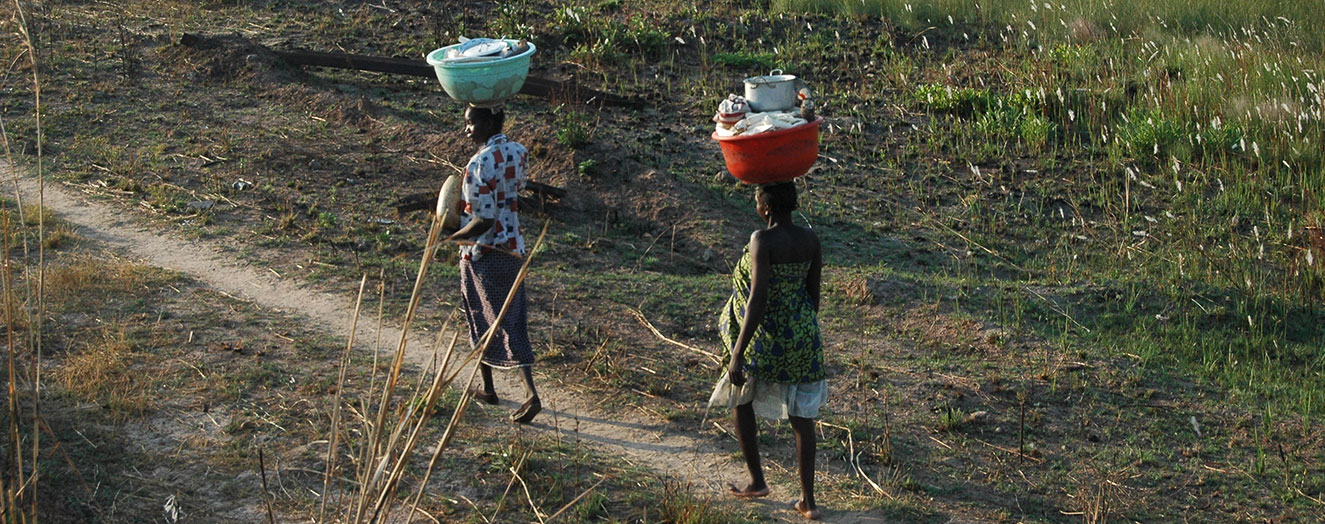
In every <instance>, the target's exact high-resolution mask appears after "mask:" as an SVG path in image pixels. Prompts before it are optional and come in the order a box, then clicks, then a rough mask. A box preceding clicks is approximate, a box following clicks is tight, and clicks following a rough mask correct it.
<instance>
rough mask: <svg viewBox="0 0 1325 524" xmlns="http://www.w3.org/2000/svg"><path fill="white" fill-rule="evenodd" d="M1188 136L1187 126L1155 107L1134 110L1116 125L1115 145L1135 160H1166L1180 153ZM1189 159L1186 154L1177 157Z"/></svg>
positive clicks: (1188, 129)
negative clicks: (1153, 158)
mask: <svg viewBox="0 0 1325 524" xmlns="http://www.w3.org/2000/svg"><path fill="white" fill-rule="evenodd" d="M1189 135H1190V125H1189V124H1188V123H1186V122H1180V121H1178V120H1175V119H1173V118H1171V117H1170V115H1166V114H1164V113H1163V112H1162V111H1160V110H1159V109H1156V108H1147V109H1140V108H1133V109H1132V110H1131V111H1128V112H1127V113H1126V114H1125V116H1124V117H1123V120H1122V122H1120V123H1119V124H1118V130H1117V136H1118V140H1117V142H1116V143H1117V144H1118V146H1119V147H1121V148H1123V151H1124V152H1126V153H1128V154H1130V155H1132V156H1133V157H1137V158H1150V157H1167V156H1169V155H1175V154H1177V153H1178V152H1179V151H1178V149H1180V148H1179V146H1180V145H1182V144H1183V143H1184V142H1185V141H1186V139H1187V137H1188V136H1189ZM1178 156H1180V157H1182V158H1188V156H1187V155H1186V154H1182V155H1178Z"/></svg>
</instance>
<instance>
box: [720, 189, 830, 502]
mask: <svg viewBox="0 0 1325 524" xmlns="http://www.w3.org/2000/svg"><path fill="white" fill-rule="evenodd" d="M795 209H796V186H795V185H794V184H792V183H790V182H783V183H777V184H768V185H761V186H759V187H758V188H757V189H756V190H755V210H756V211H757V212H758V213H759V216H760V217H761V218H763V219H764V221H765V222H766V223H767V224H768V227H767V228H765V229H761V230H758V231H755V232H754V233H753V234H751V235H750V243H749V245H747V246H746V250H745V253H744V254H743V255H742V256H741V260H740V262H738V263H737V265H736V269H735V271H733V274H732V296H731V298H730V299H729V300H728V301H727V305H726V306H725V307H724V308H723V311H722V316H721V318H720V319H719V331H720V332H721V335H722V340H723V346H724V349H725V351H726V353H727V356H728V362H729V364H728V368H727V372H726V373H725V374H723V376H722V378H721V379H720V380H719V381H718V385H717V387H716V388H714V390H713V395H712V396H711V397H710V398H709V406H710V407H717V406H726V407H729V408H731V409H732V412H733V415H734V418H735V422H736V437H737V440H738V441H739V442H740V445H741V453H742V455H743V456H744V457H745V464H746V467H747V468H749V471H750V484H749V485H747V486H746V487H744V488H738V487H736V486H735V485H731V486H730V489H731V494H732V495H733V496H736V497H741V498H753V497H763V496H766V495H768V493H769V489H768V484H767V483H766V482H765V480H764V471H763V467H762V466H761V465H760V462H759V444H758V439H757V436H758V435H757V431H758V428H757V426H756V424H755V415H756V414H758V415H759V416H761V417H764V418H767V419H773V420H784V419H786V420H789V421H790V422H791V427H792V429H793V430H795V432H796V457H797V462H798V464H799V469H800V483H801V500H800V501H798V502H796V506H795V508H796V511H798V512H800V514H801V515H802V516H804V517H805V518H807V519H818V518H819V509H818V507H816V505H815V503H814V451H815V450H814V448H815V434H814V419H815V418H817V417H818V416H819V407H820V406H821V405H823V402H824V400H825V399H826V398H827V394H828V384H827V381H826V380H825V374H824V355H823V343H822V341H821V340H820V337H819V288H820V274H821V272H822V269H823V256H822V252H821V250H820V246H819V237H818V236H817V235H815V234H814V232H813V231H811V230H809V229H806V228H803V227H799V226H797V225H795V224H793V223H792V219H791V212H792V211H794V210H795Z"/></svg>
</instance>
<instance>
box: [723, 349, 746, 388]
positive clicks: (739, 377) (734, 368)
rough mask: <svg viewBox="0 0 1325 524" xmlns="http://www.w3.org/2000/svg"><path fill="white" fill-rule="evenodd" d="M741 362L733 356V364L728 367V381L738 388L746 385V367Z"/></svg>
mask: <svg viewBox="0 0 1325 524" xmlns="http://www.w3.org/2000/svg"><path fill="white" fill-rule="evenodd" d="M741 360H742V359H739V358H736V357H735V356H733V357H732V361H731V364H728V365H727V380H728V381H730V382H731V383H732V385H733V386H736V387H738V388H739V387H741V386H744V385H745V367H744V366H743V365H742V364H741Z"/></svg>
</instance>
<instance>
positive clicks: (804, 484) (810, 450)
mask: <svg viewBox="0 0 1325 524" xmlns="http://www.w3.org/2000/svg"><path fill="white" fill-rule="evenodd" d="M791 429H793V430H795V432H796V459H797V461H798V463H799V466H800V476H801V500H800V502H797V503H796V511H799V512H800V514H801V515H803V516H805V518H807V519H817V518H819V508H818V507H816V506H815V505H814V447H815V444H816V442H815V435H814V419H811V418H802V417H791Z"/></svg>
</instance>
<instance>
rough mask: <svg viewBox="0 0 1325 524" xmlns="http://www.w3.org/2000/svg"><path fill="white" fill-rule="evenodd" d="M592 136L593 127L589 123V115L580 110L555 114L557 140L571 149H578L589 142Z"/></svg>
mask: <svg viewBox="0 0 1325 524" xmlns="http://www.w3.org/2000/svg"><path fill="white" fill-rule="evenodd" d="M592 138H593V128H592V127H591V126H590V125H589V115H588V114H587V113H584V112H581V111H566V112H559V113H558V114H557V142H560V143H561V145H564V146H566V147H569V148H571V149H579V148H581V147H584V146H585V145H588V144H589V140H590V139H592Z"/></svg>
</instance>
